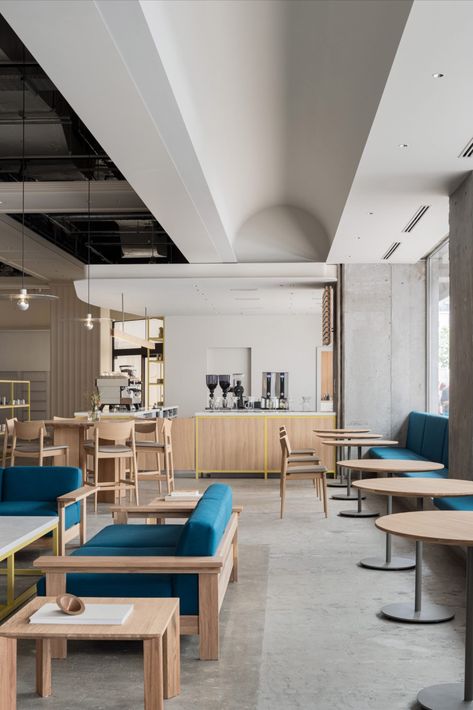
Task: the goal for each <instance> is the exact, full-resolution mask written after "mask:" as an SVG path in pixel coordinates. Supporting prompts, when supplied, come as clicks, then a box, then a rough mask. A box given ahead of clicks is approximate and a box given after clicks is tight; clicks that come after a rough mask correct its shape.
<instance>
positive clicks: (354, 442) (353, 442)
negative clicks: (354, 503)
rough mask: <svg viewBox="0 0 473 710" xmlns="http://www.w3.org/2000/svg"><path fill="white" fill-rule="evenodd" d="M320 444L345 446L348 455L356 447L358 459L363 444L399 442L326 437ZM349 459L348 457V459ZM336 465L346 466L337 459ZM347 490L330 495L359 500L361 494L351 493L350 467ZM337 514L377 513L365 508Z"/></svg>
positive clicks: (357, 515)
mask: <svg viewBox="0 0 473 710" xmlns="http://www.w3.org/2000/svg"><path fill="white" fill-rule="evenodd" d="M322 444H324V446H335V447H338V448H341V449H343V447H345V446H346V447H347V449H348V456H350V452H351V448H352V447H355V446H356V448H357V449H358V460H360V459H361V454H362V449H363V446H397V445H398V444H399V442H398V441H391V440H389V439H328V440H325V439H324V440H323V441H322ZM348 460H350V458H349V459H348ZM336 465H337V466H339V467H341V468H348V467H346V466H342V465H341V462H340V461H337V464H336ZM360 477H361V471H360ZM346 479H347V483H346V485H347V492H346V493H336V494H335V495H333V496H331V497H332V498H333V500H357V499H358V501H361V496H360V495H359V494H358V496H357V495H356V494H353V493H352V492H351V469H350V468H348V471H347V476H346ZM339 515H341V516H342V517H351V518H372V517H373V516H374V515H377V513H372V512H370V511H365V510H361V508H360V510H342V511H340V513H339Z"/></svg>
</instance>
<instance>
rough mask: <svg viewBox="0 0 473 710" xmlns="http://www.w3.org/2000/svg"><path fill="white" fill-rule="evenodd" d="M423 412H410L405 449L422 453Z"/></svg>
mask: <svg viewBox="0 0 473 710" xmlns="http://www.w3.org/2000/svg"><path fill="white" fill-rule="evenodd" d="M424 428H425V412H411V413H410V414H409V421H408V425H407V440H406V449H411V451H416V452H417V453H418V454H421V453H422V443H423V441H424Z"/></svg>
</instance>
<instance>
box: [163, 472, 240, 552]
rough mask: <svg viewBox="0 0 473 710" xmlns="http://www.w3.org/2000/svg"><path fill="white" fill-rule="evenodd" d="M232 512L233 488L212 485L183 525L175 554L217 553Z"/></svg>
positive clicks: (216, 484) (217, 484)
mask: <svg viewBox="0 0 473 710" xmlns="http://www.w3.org/2000/svg"><path fill="white" fill-rule="evenodd" d="M231 514H232V489H231V488H230V486H227V485H225V484H223V483H214V484H213V485H211V486H209V487H208V488H207V490H206V492H205V493H204V495H203V496H202V498H201V499H200V501H199V502H198V504H197V505H196V507H195V509H194V511H193V513H192V515H191V516H190V517H189V519H188V521H187V523H186V524H185V525H184V529H183V531H182V534H181V537H180V539H179V542H178V544H177V547H176V555H184V556H186V555H190V556H195V555H197V556H199V555H203V556H207V555H214V554H215V553H216V551H217V548H218V546H219V543H220V540H221V539H222V535H223V533H224V531H225V528H226V527H227V523H228V521H229V520H230V516H231Z"/></svg>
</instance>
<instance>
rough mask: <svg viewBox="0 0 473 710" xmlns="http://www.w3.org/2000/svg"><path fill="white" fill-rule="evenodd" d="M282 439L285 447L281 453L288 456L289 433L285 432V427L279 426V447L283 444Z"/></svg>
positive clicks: (289, 445) (289, 451) (289, 448)
mask: <svg viewBox="0 0 473 710" xmlns="http://www.w3.org/2000/svg"><path fill="white" fill-rule="evenodd" d="M283 441H284V446H285V447H286V448H285V449H283V455H284V456H290V455H291V444H290V442H289V435H288V433H287V429H286V427H285V426H280V427H279V442H280V444H281V447H282V446H283Z"/></svg>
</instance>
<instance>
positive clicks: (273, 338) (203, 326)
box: [165, 314, 322, 417]
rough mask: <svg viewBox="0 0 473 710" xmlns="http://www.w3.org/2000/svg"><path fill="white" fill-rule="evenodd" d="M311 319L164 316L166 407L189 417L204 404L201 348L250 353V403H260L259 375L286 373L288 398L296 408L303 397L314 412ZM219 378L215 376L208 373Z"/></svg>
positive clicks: (317, 330) (315, 325) (316, 327)
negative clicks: (175, 407)
mask: <svg viewBox="0 0 473 710" xmlns="http://www.w3.org/2000/svg"><path fill="white" fill-rule="evenodd" d="M321 331H322V325H321V316H320V314H318V315H315V316H302V315H301V316H299V315H290V316H167V317H166V330H165V332H166V338H165V384H166V404H169V405H173V404H174V405H179V414H180V416H184V417H186V416H187V417H188V416H192V415H193V414H194V413H195V412H198V411H201V410H203V409H204V408H205V406H206V403H207V392H208V391H207V388H206V386H205V375H206V374H207V348H225V347H228V348H251V381H252V391H251V392H246V393H245V394H251V395H252V396H254V397H261V373H262V372H263V371H266V370H271V371H283V372H289V396H290V399H291V400H292V399H293V400H294V404H295V408H300V404H301V402H300V400H301V397H302V396H303V395H308V396H310V397H312V407H314V408H315V394H316V392H315V390H316V364H315V363H316V347H317V346H318V345H321V342H322V333H321ZM211 374H220V373H211Z"/></svg>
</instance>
